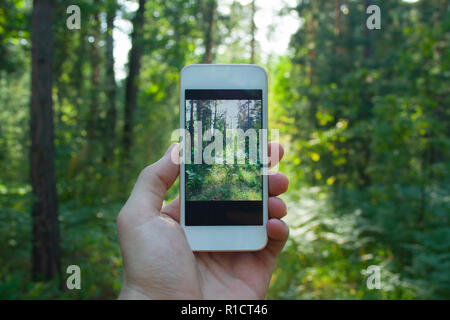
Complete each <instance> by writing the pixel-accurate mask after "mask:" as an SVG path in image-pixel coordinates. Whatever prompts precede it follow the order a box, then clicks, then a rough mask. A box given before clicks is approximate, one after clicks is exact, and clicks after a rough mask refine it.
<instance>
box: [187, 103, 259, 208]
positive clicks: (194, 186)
mask: <svg viewBox="0 0 450 320" xmlns="http://www.w3.org/2000/svg"><path fill="white" fill-rule="evenodd" d="M261 124H262V113H261V100H186V129H187V131H188V132H189V138H188V139H189V140H190V141H189V140H188V141H187V150H190V154H191V159H192V163H189V162H186V200H188V201H209V200H222V201H227V200H230V201H238V200H254V201H260V200H262V176H261V161H260V157H259V154H260V153H259V152H260V149H259V140H260V137H259V130H260V129H261ZM208 131H209V132H210V134H211V139H205V136H207V135H208V133H207V132H208ZM199 132H200V134H199ZM239 132H240V133H243V135H242V134H241V135H239ZM201 135H203V137H202V136H201ZM219 139H220V140H221V141H222V145H223V147H222V150H220V149H217V148H216V149H214V148H213V150H212V151H211V155H212V158H213V160H214V161H213V163H211V162H209V163H208V161H206V159H204V154H205V153H204V152H205V150H208V145H210V146H211V144H212V143H215V142H217V143H219V142H220V141H218V140H219ZM239 139H241V140H239ZM205 140H206V141H205ZM239 141H241V142H242V143H239ZM189 143H190V146H189ZM200 146H201V149H200ZM252 150H253V153H252ZM196 154H197V158H196ZM252 154H253V156H254V155H257V157H256V158H252ZM199 155H200V156H199ZM194 159H197V160H200V163H198V161H194ZM231 159H232V160H233V161H230V160H231ZM239 159H242V160H241V161H239ZM251 159H254V160H255V161H252V160H251Z"/></svg>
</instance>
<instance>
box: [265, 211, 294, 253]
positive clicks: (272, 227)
mask: <svg viewBox="0 0 450 320" xmlns="http://www.w3.org/2000/svg"><path fill="white" fill-rule="evenodd" d="M267 234H268V236H269V241H268V243H267V247H266V249H267V250H268V251H269V252H270V253H271V254H272V256H273V257H277V256H278V255H279V254H280V252H281V250H282V249H283V247H284V245H285V244H286V241H287V239H288V237H289V227H288V226H287V224H286V223H285V222H284V221H282V220H279V219H269V221H267Z"/></svg>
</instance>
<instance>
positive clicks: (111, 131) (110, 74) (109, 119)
mask: <svg viewBox="0 0 450 320" xmlns="http://www.w3.org/2000/svg"><path fill="white" fill-rule="evenodd" d="M116 9H117V6H116V1H115V0H114V1H111V2H109V3H108V11H107V13H106V79H105V80H106V96H107V99H108V106H107V111H106V119H105V122H106V123H105V125H104V127H105V130H104V140H105V152H104V155H103V162H110V160H112V158H113V150H114V145H115V143H114V142H115V139H116V121H117V110H116V77H115V73H114V52H113V50H114V40H113V30H114V19H115V17H116Z"/></svg>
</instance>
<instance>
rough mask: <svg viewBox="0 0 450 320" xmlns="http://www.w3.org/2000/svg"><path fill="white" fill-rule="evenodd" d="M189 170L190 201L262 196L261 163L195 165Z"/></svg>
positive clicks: (258, 197)
mask: <svg viewBox="0 0 450 320" xmlns="http://www.w3.org/2000/svg"><path fill="white" fill-rule="evenodd" d="M187 173H188V175H187V181H188V183H187V187H186V192H187V199H188V200H192V201H196V200H197V201H199V200H261V199H262V179H261V174H260V168H259V166H258V165H210V166H206V165H205V166H199V165H192V167H191V168H189V167H188V168H187Z"/></svg>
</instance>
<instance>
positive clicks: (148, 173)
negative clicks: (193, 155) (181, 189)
mask: <svg viewBox="0 0 450 320" xmlns="http://www.w3.org/2000/svg"><path fill="white" fill-rule="evenodd" d="M179 149H180V146H179V144H178V143H173V144H172V145H171V146H170V147H169V149H168V150H167V151H166V153H165V154H164V156H163V157H162V158H161V159H159V160H158V161H157V162H155V163H153V164H151V165H149V166H148V167H146V168H145V169H144V170H142V171H141V173H140V174H139V177H138V180H137V182H136V184H135V186H134V188H133V191H132V192H131V195H130V199H128V202H130V201H131V202H132V203H133V204H134V205H133V207H135V205H137V206H138V207H139V210H137V211H141V210H145V211H147V212H150V214H152V215H154V214H157V213H158V212H159V211H160V210H161V207H162V204H163V201H164V197H165V196H166V192H167V190H168V189H169V188H170V187H171V186H172V185H173V183H174V182H175V180H176V179H177V177H178V173H179V171H180V166H179V164H178V163H179V161H177V158H178V157H179Z"/></svg>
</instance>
